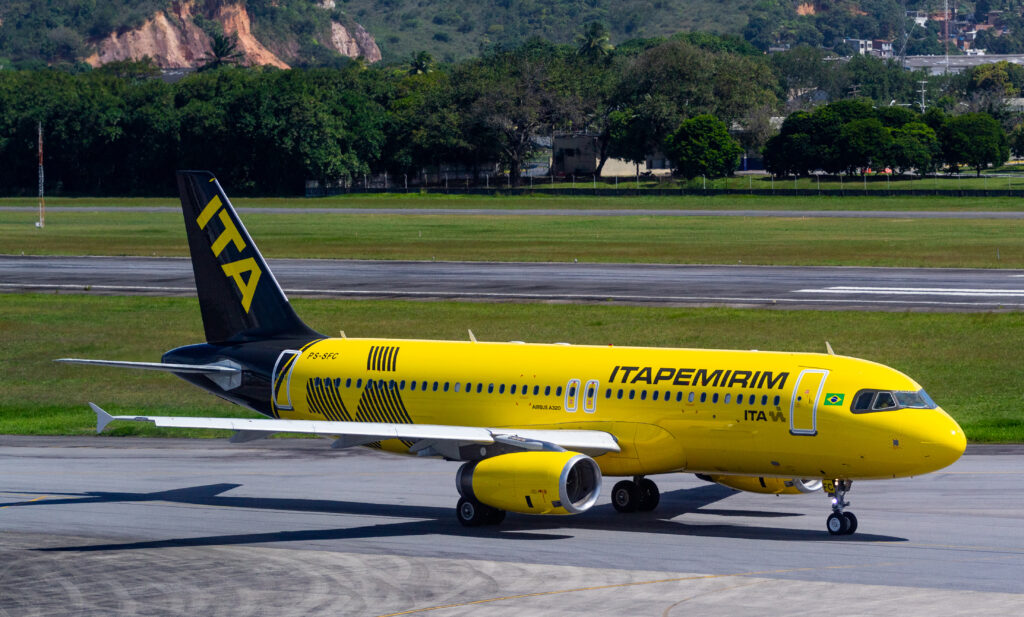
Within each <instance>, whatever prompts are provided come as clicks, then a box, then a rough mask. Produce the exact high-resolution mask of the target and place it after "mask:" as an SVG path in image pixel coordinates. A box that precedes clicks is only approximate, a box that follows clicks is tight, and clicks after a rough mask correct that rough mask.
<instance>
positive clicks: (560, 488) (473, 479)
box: [455, 452, 601, 514]
mask: <svg viewBox="0 0 1024 617" xmlns="http://www.w3.org/2000/svg"><path fill="white" fill-rule="evenodd" d="M455 485H456V487H457V488H458V489H459V494H460V495H462V496H463V497H465V498H466V499H476V500H477V501H479V502H481V503H484V504H487V505H489V506H491V507H493V508H498V509H501V510H508V511H509V512H519V513H521V514H579V513H580V512H585V511H586V510H589V509H590V507H591V506H593V505H594V503H595V502H596V501H597V497H598V495H600V494H601V469H600V468H599V467H598V466H597V463H596V462H594V459H592V458H590V457H589V456H586V455H584V454H579V453H577V452H512V453H510V454H501V455H499V456H494V457H491V458H485V459H483V460H480V461H475V462H471V463H466V464H464V465H463V466H462V467H460V468H459V473H458V474H457V475H456V476H455Z"/></svg>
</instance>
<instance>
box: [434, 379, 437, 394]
mask: <svg viewBox="0 0 1024 617" xmlns="http://www.w3.org/2000/svg"><path fill="white" fill-rule="evenodd" d="M434 392H437V382H436V381H435V382H434Z"/></svg>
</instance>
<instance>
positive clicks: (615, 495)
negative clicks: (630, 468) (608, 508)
mask: <svg viewBox="0 0 1024 617" xmlns="http://www.w3.org/2000/svg"><path fill="white" fill-rule="evenodd" d="M639 505H640V488H639V487H638V486H637V485H636V482H633V481H632V480H622V481H621V482H618V483H616V484H615V487H614V488H612V506H614V507H615V509H616V510H618V511H619V512H636V509H637V507H638V506H639Z"/></svg>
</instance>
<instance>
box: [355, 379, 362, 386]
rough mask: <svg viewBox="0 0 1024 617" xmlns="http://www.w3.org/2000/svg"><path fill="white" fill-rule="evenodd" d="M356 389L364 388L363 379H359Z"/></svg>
mask: <svg viewBox="0 0 1024 617" xmlns="http://www.w3.org/2000/svg"><path fill="white" fill-rule="evenodd" d="M356 387H357V388H362V387H363V380H362V379H357V380H356Z"/></svg>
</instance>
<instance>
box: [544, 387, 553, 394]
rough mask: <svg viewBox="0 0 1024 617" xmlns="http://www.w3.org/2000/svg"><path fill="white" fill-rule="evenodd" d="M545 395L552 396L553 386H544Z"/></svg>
mask: <svg viewBox="0 0 1024 617" xmlns="http://www.w3.org/2000/svg"><path fill="white" fill-rule="evenodd" d="M544 396H551V386H544Z"/></svg>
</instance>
